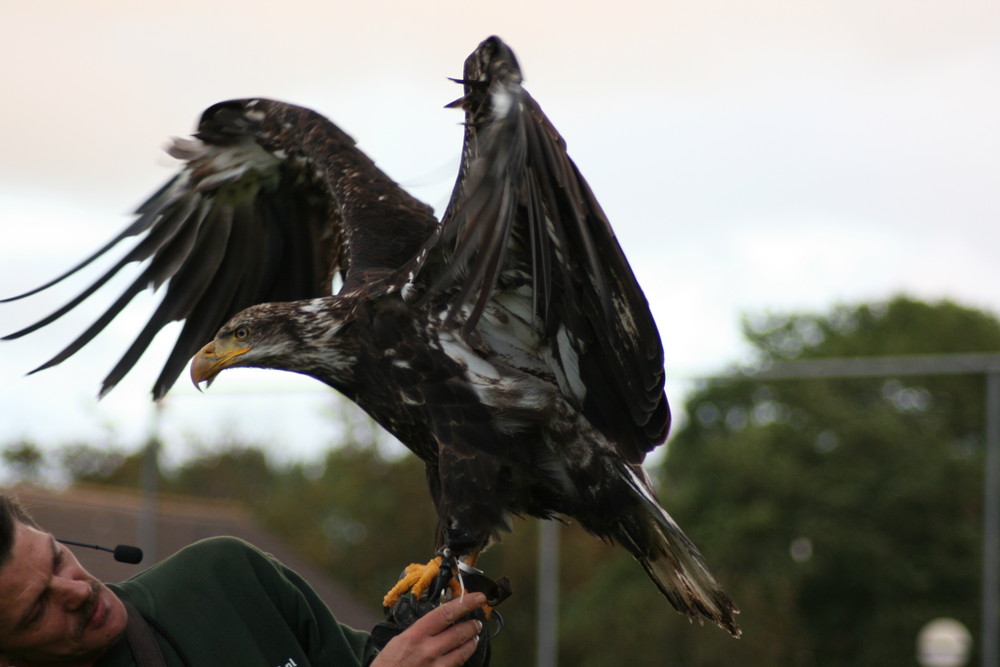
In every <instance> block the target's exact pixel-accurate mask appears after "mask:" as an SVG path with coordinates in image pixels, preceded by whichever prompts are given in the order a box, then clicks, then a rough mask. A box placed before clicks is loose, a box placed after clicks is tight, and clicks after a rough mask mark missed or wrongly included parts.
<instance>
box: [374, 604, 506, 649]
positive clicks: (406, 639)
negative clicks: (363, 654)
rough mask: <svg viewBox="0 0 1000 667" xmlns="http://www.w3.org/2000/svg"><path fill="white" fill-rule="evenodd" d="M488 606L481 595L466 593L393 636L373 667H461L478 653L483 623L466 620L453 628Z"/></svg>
mask: <svg viewBox="0 0 1000 667" xmlns="http://www.w3.org/2000/svg"><path fill="white" fill-rule="evenodd" d="M484 604H486V596H485V595H483V594H482V593H466V595H465V597H464V599H463V598H457V599H455V600H452V601H451V602H448V603H446V604H443V605H441V606H440V607H438V608H437V609H434V610H433V611H429V612H427V613H426V614H425V615H424V616H422V617H421V618H420V619H418V620H417V621H416V622H414V623H413V625H411V626H410V627H408V628H407V629H406V630H404V631H403V632H401V633H400V634H398V635H397V636H395V637H393V638H392V639H391V640H390V641H389V643H388V644H386V645H385V648H384V649H382V651H381V652H380V653H379V654H378V656H377V657H376V658H375V660H374V661H372V664H371V667H459V665H462V664H463V663H465V661H466V660H468V659H469V658H470V657H472V654H473V653H475V651H476V645H477V644H478V643H479V632H480V630H481V629H482V624H481V623H480V622H479V621H463V622H462V623H459V624H457V625H452V624H453V623H454V622H455V620H456V619H459V618H461V617H463V616H465V615H466V614H468V613H469V612H471V611H474V610H476V609H478V608H479V607H482V606H483V605H484Z"/></svg>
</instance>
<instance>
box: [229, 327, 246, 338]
mask: <svg viewBox="0 0 1000 667" xmlns="http://www.w3.org/2000/svg"><path fill="white" fill-rule="evenodd" d="M249 335H250V327H248V326H242V327H237V328H236V331H234V332H233V338H235V339H236V340H243V339H244V338H246V337H247V336H249Z"/></svg>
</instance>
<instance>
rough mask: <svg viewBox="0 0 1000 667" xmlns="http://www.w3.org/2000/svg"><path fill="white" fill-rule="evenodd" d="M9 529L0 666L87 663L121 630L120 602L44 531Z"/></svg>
mask: <svg viewBox="0 0 1000 667" xmlns="http://www.w3.org/2000/svg"><path fill="white" fill-rule="evenodd" d="M15 531H16V532H15V534H14V549H13V554H12V557H11V559H10V560H8V561H7V563H6V564H5V565H4V566H3V567H2V568H0V649H2V653H0V664H3V659H4V658H6V659H8V660H9V661H11V662H14V663H16V664H18V665H22V664H25V665H27V664H38V665H44V664H65V665H89V664H91V663H92V662H93V661H94V660H96V659H97V658H98V657H99V656H100V655H101V654H103V653H104V652H105V651H106V650H107V648H108V647H109V646H110V645H111V644H112V643H113V642H114V640H115V639H116V638H117V637H118V636H119V635H121V633H122V632H124V630H125V623H126V621H127V620H128V616H127V614H126V612H125V607H124V605H123V604H122V602H121V600H119V599H118V597H117V596H115V594H114V593H112V592H111V590H110V589H109V588H108V587H107V586H105V585H104V584H102V583H101V582H99V581H97V580H96V579H94V577H92V576H91V575H90V573H88V572H87V571H86V570H84V569H83V567H81V566H80V563H79V562H78V561H77V560H76V556H74V555H73V553H72V552H71V551H70V550H69V549H67V548H66V547H65V546H63V545H62V544H60V543H59V542H56V540H55V538H54V537H52V535H51V534H50V533H46V532H42V531H40V530H37V529H35V528H31V527H30V526H25V525H24V524H21V523H18V524H17V525H16V527H15Z"/></svg>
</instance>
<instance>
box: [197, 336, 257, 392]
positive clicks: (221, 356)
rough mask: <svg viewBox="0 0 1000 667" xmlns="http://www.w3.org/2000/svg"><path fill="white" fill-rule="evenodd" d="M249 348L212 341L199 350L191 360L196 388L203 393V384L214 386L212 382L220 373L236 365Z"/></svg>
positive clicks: (233, 342) (232, 343)
mask: <svg viewBox="0 0 1000 667" xmlns="http://www.w3.org/2000/svg"><path fill="white" fill-rule="evenodd" d="M250 349H251V348H250V347H249V346H244V347H238V346H237V345H235V341H222V342H219V343H218V345H217V344H216V341H214V340H213V341H212V342H211V343H209V344H208V345H206V346H205V347H203V348H201V349H200V350H198V354H196V355H194V359H192V360H191V381H192V382H194V386H195V387H197V389H198V390H199V391H201V387H200V386H199V385H200V384H201V383H202V382H207V383H208V384H209V385H211V384H212V380H213V379H214V378H215V376H216V375H218V374H219V372H220V371H223V370H225V369H227V368H229V367H230V366H232V365H233V364H234V363H236V359H238V358H239V357H241V356H242V355H244V354H246V353H247V352H249V351H250Z"/></svg>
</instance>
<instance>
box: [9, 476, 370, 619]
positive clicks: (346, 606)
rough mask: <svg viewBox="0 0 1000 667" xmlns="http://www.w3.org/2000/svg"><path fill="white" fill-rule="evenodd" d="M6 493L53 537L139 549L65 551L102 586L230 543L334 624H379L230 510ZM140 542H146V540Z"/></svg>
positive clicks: (163, 499)
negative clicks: (134, 558) (241, 546)
mask: <svg viewBox="0 0 1000 667" xmlns="http://www.w3.org/2000/svg"><path fill="white" fill-rule="evenodd" d="M9 491H11V492H13V493H14V494H16V495H17V497H18V498H20V500H21V502H22V503H24V505H25V506H26V507H27V508H28V510H29V511H30V512H31V514H32V516H33V517H34V518H35V520H36V521H37V522H38V524H39V525H40V526H42V527H44V528H45V529H46V530H49V531H51V532H52V533H53V534H54V535H55V536H56V537H58V538H63V539H68V540H75V541H78V542H87V543H90V544H99V545H101V546H106V547H111V548H114V547H115V546H116V545H118V544H134V545H136V546H139V547H142V548H143V550H144V552H145V557H144V559H143V562H142V564H141V565H138V566H137V565H128V564H125V563H119V562H117V561H115V560H114V558H113V557H112V556H111V554H108V553H104V552H99V551H96V550H93V549H85V548H81V547H72V549H73V552H74V553H75V554H76V556H77V558H78V559H79V560H80V563H81V564H82V565H83V566H84V567H85V568H86V569H87V570H88V571H89V572H90V573H91V574H93V575H94V576H95V577H97V578H99V579H101V580H102V581H111V582H115V581H122V580H124V579H128V578H129V577H131V576H133V575H134V574H136V573H138V572H140V571H142V570H143V569H145V568H147V567H149V566H151V565H154V564H155V563H156V562H158V561H159V560H162V559H163V558H165V557H166V556H169V555H170V554H172V553H174V552H175V551H178V550H179V549H181V548H183V547H185V546H187V545H189V544H191V543H193V542H197V541H198V540H200V539H203V538H206V537H212V536H216V535H232V536H234V537H239V538H241V539H244V540H246V541H247V542H250V543H251V544H253V545H254V546H256V547H258V548H260V549H262V550H264V551H266V552H268V553H270V554H272V555H274V556H275V557H277V558H278V560H280V561H281V562H283V563H285V564H286V565H288V566H289V567H291V568H292V569H293V570H295V571H296V572H298V573H299V574H301V575H302V576H303V577H304V578H305V580H306V581H308V582H309V584H310V585H311V586H312V587H313V589H314V590H315V591H316V592H317V593H318V594H319V596H320V597H321V598H322V599H323V600H324V601H325V602H326V604H327V605H328V606H329V607H330V609H331V610H332V611H333V613H334V615H335V616H336V617H337V620H339V621H341V622H342V623H346V624H347V625H350V626H352V627H355V628H359V629H362V630H369V629H371V627H372V626H373V625H375V623H377V622H378V621H379V620H380V619H379V617H378V616H377V615H376V613H375V612H376V609H377V605H378V602H376V601H372V602H371V604H368V605H364V604H362V603H360V602H358V601H357V600H355V599H354V597H353V596H352V595H351V594H350V593H349V592H347V589H346V588H345V587H344V586H342V585H341V584H339V583H338V582H336V581H334V580H333V579H331V578H330V576H329V575H328V574H326V573H325V572H324V571H322V570H321V569H319V568H318V567H316V566H315V565H312V564H311V563H309V562H308V561H306V560H305V559H303V558H302V557H301V556H299V555H298V554H297V553H295V552H294V551H293V550H291V549H290V548H289V547H288V546H287V545H286V544H284V543H283V542H282V541H281V540H280V539H279V538H277V537H275V536H274V535H272V534H270V533H268V532H266V531H265V530H263V529H262V528H260V527H259V526H258V525H256V524H255V523H254V522H253V520H252V519H250V517H249V516H248V515H247V513H246V512H245V511H244V510H243V509H242V508H240V506H238V505H236V504H235V503H231V502H227V501H220V500H213V499H206V498H191V497H181V496H167V495H160V496H158V497H157V499H156V502H155V507H151V508H147V507H146V506H145V501H144V499H143V497H142V495H141V494H140V493H139V492H138V491H132V490H127V489H111V488H108V487H102V486H96V485H86V484H79V485H76V486H73V487H70V488H69V489H66V490H65V491H53V490H49V489H41V488H38V487H33V486H18V487H15V488H12V489H9ZM145 513H149V514H150V515H151V516H154V517H155V531H146V532H148V533H149V535H151V536H153V539H152V541H153V542H154V544H148V543H147V544H143V543H142V542H143V538H142V537H141V536H140V532H141V528H140V523H141V517H142V516H143V515H144V514H145ZM146 541H149V540H148V539H147V540H146Z"/></svg>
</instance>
